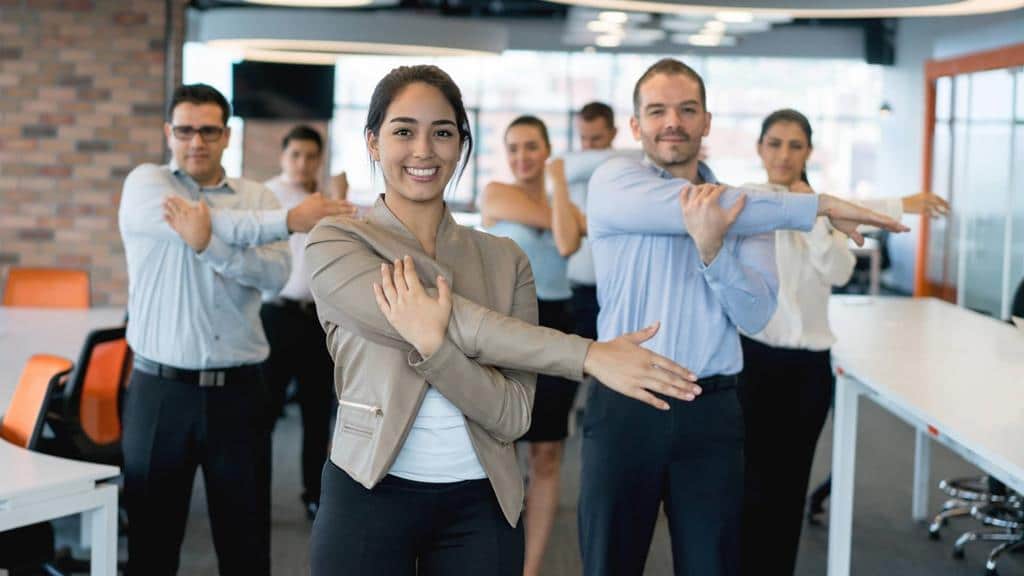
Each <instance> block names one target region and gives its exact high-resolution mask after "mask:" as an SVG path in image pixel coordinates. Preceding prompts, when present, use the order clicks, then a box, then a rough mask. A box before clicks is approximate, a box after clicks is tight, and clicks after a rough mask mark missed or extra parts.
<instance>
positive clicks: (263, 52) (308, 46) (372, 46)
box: [207, 38, 495, 63]
mask: <svg viewBox="0 0 1024 576" xmlns="http://www.w3.org/2000/svg"><path fill="white" fill-rule="evenodd" d="M207 44H208V45H210V46H212V47H215V48H223V49H227V50H234V51H237V52H239V53H243V54H253V55H254V57H253V58H250V59H264V60H265V59H267V58H274V60H272V61H274V62H286V61H293V62H296V63H299V61H300V60H302V61H309V60H311V59H315V57H316V56H317V55H319V56H322V57H324V58H328V57H330V58H337V57H338V56H339V55H341V54H387V55H393V56H493V55H494V54H495V53H494V52H485V51H483V50H469V49H463V48H449V47H446V46H422V45H416V44H395V43H391V42H348V41H336V40H285V39H276V38H242V39H230V40H229V39H223V40H210V41H209V42H207ZM257 57H258V58H257ZM288 58H292V60H287V59H288ZM265 61H270V60H265ZM318 63H319V62H318ZM331 63H333V60H332V61H331Z"/></svg>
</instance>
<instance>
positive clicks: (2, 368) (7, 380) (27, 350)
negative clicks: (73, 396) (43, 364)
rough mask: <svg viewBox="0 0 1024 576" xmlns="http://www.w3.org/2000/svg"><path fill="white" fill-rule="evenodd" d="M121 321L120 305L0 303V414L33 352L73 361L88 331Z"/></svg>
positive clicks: (120, 323)
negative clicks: (76, 307)
mask: <svg viewBox="0 0 1024 576" xmlns="http://www.w3.org/2000/svg"><path fill="white" fill-rule="evenodd" d="M122 324H124V309H123V308H89V309H82V310H71V309H52V308H11V307H5V306H0V413H3V412H4V411H5V410H6V409H7V403H8V402H10V400H11V396H13V395H14V389H15V388H16V387H17V385H18V378H19V377H20V376H21V370H22V368H23V367H24V366H25V362H27V361H28V359H29V358H30V357H31V356H32V355H33V354H56V355H57V356H63V357H65V358H67V359H68V360H71V361H72V362H75V361H76V360H77V359H78V354H79V352H81V350H82V344H84V343H85V337H86V335H88V334H89V331H91V330H94V329H96V328H112V327H114V326H120V325H122Z"/></svg>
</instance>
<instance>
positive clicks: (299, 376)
mask: <svg viewBox="0 0 1024 576" xmlns="http://www.w3.org/2000/svg"><path fill="white" fill-rule="evenodd" d="M260 318H262V319H263V330H264V332H266V334H267V341H268V342H269V343H270V357H268V358H267V362H266V377H267V387H268V388H269V389H270V400H271V406H270V411H271V412H270V413H271V419H270V422H271V426H273V423H274V421H275V420H276V416H277V415H278V414H280V412H281V409H282V408H283V407H284V401H285V391H286V389H287V388H288V383H289V382H291V380H292V378H294V379H295V383H296V386H297V388H296V390H297V398H298V401H299V409H300V410H301V412H302V487H303V489H304V493H303V494H302V499H303V500H304V501H306V502H319V501H320V472H321V471H322V470H323V467H324V462H326V461H327V445H328V443H329V442H330V438H331V429H330V427H331V416H332V415H333V414H334V411H335V408H336V407H337V401H336V400H335V398H334V362H333V360H332V359H331V355H330V352H328V351H327V342H326V340H325V336H324V331H323V328H321V326H320V321H319V320H318V319H317V317H316V310H315V309H314V308H313V307H312V306H309V307H308V308H300V307H299V306H298V305H294V304H292V305H284V306H282V305H278V304H264V305H263V308H262V309H261V310H260Z"/></svg>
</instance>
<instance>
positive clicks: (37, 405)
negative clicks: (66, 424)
mask: <svg viewBox="0 0 1024 576" xmlns="http://www.w3.org/2000/svg"><path fill="white" fill-rule="evenodd" d="M71 366H72V364H71V361H70V360H68V359H67V358H61V357H60V356H51V355H49V354H36V355H35V356H32V357H31V358H29V360H28V363H27V364H26V365H25V368H24V370H22V372H21V379H20V380H18V387H17V389H15V391H14V397H13V398H11V403H10V405H9V406H8V407H7V413H6V414H4V418H3V421H2V422H0V438H3V439H4V440H6V441H8V442H10V443H12V444H15V445H17V446H21V447H22V448H28V449H30V450H31V449H33V448H35V445H36V442H37V441H38V439H39V432H40V431H41V430H42V428H43V420H44V416H45V414H46V406H47V401H48V400H49V397H50V391H51V390H53V387H54V386H55V385H56V383H57V381H58V380H60V378H62V377H64V376H66V375H67V374H68V373H69V372H71Z"/></svg>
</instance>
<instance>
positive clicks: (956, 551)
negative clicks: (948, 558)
mask: <svg viewBox="0 0 1024 576" xmlns="http://www.w3.org/2000/svg"><path fill="white" fill-rule="evenodd" d="M953 558H956V559H957V560H963V558H964V549H963V548H953Z"/></svg>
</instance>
